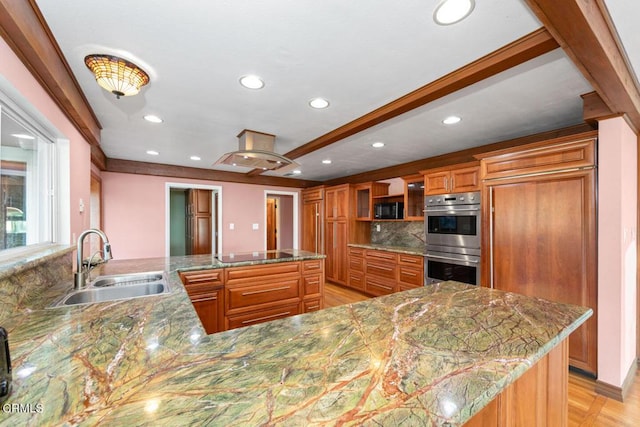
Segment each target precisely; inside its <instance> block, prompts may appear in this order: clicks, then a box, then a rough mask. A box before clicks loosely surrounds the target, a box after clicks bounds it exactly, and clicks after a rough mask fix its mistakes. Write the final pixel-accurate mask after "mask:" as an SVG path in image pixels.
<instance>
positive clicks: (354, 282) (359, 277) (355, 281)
mask: <svg viewBox="0 0 640 427" xmlns="http://www.w3.org/2000/svg"><path fill="white" fill-rule="evenodd" d="M347 286H349V287H351V288H354V289H359V290H361V291H364V274H361V273H354V272H349V281H348V282H347Z"/></svg>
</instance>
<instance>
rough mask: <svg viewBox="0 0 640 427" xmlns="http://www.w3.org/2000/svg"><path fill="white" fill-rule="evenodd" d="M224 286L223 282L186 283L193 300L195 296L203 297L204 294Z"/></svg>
mask: <svg viewBox="0 0 640 427" xmlns="http://www.w3.org/2000/svg"><path fill="white" fill-rule="evenodd" d="M223 287H224V285H223V284H222V283H217V284H216V283H197V284H195V285H185V286H184V288H185V289H186V291H187V294H188V295H189V297H190V298H191V299H192V300H193V298H195V297H201V296H202V295H203V294H209V293H211V292H217V291H219V290H221V289H222V288H223Z"/></svg>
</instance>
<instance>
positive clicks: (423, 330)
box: [0, 257, 592, 426]
mask: <svg viewBox="0 0 640 427" xmlns="http://www.w3.org/2000/svg"><path fill="white" fill-rule="evenodd" d="M204 258H206V257H204ZM213 265H214V263H212V260H211V257H208V259H207V260H206V262H205V260H204V259H198V257H184V258H182V257H180V258H167V259H152V260H130V261H112V262H110V263H109V264H106V265H104V266H102V267H101V268H102V271H101V272H100V273H101V274H114V273H125V272H133V271H146V270H154V269H155V270H157V269H161V270H164V271H167V272H168V273H169V275H168V277H169V280H170V282H171V286H172V292H171V293H170V294H167V295H162V296H152V297H145V298H137V299H131V300H127V301H119V302H115V301H114V302H110V303H101V304H89V305H84V306H77V307H66V308H65V307H63V308H56V309H45V308H44V306H42V304H46V302H45V301H41V302H40V304H41V305H40V306H38V304H37V303H35V302H33V304H34V306H33V307H29V308H27V307H23V309H21V312H20V313H19V314H16V315H13V316H11V317H9V318H7V319H5V320H4V323H5V327H6V328H7V329H8V330H9V332H10V339H11V350H12V356H13V359H14V390H13V394H12V395H11V396H10V398H9V400H8V401H7V402H6V404H13V403H15V404H23V405H26V404H32V405H34V407H35V405H36V404H41V408H42V410H41V411H33V412H30V413H12V414H10V415H8V416H7V414H3V417H1V418H0V425H11V426H16V425H29V424H31V425H43V424H64V423H68V424H80V425H95V424H104V425H133V424H135V425H161V424H162V425H204V424H211V425H310V424H322V425H334V424H341V423H344V424H346V425H362V424H365V425H366V424H380V425H400V424H402V425H462V424H463V423H465V422H467V421H469V420H470V419H471V423H474V422H478V418H473V419H472V417H474V415H476V414H478V415H476V417H482V421H480V422H482V423H484V422H486V421H487V420H496V419H497V417H498V416H506V417H511V418H509V419H515V418H513V417H514V416H517V414H516V412H515V409H514V408H517V405H511V403H512V400H513V399H516V398H517V396H516V395H517V393H513V392H510V390H512V388H513V387H514V386H515V387H517V386H518V383H519V382H520V381H521V380H525V381H531V380H533V381H542V382H543V383H544V385H545V386H546V385H547V381H548V379H549V378H550V377H551V376H553V375H556V374H558V373H559V377H553V378H554V382H555V383H556V386H554V387H551V388H549V389H545V393H538V395H539V396H538V397H540V396H541V395H543V394H544V397H545V399H547V400H548V401H547V400H545V402H544V406H545V408H541V407H540V408H539V407H536V411H535V413H536V414H537V415H538V416H540V414H543V409H544V411H546V412H544V416H545V417H547V419H559V418H558V417H560V418H561V417H562V408H560V410H559V411H560V412H559V413H553V411H555V410H556V408H557V407H558V406H557V405H558V404H560V406H561V404H562V403H561V402H562V401H563V399H564V401H565V402H566V398H567V396H566V388H564V389H563V388H562V386H561V384H562V379H561V378H562V376H563V373H564V378H565V379H566V369H567V351H566V350H567V347H566V343H567V341H566V338H567V337H568V335H569V334H570V333H571V332H572V331H573V330H575V329H576V328H577V327H578V326H579V325H580V324H581V323H583V322H584V321H585V320H586V319H587V318H588V317H589V316H590V315H591V313H592V312H591V310H590V309H588V308H583V307H577V306H571V305H566V304H559V303H553V302H548V301H545V300H541V299H536V298H529V297H524V296H521V295H517V294H512V293H507V292H502V291H497V290H491V289H487V288H481V287H475V286H468V285H463V284H459V283H454V282H444V283H442V284H440V285H433V286H429V287H421V288H417V289H412V290H409V291H405V292H398V293H395V294H392V295H388V296H384V297H380V298H373V299H370V300H367V301H363V302H360V303H356V304H350V305H345V306H340V307H335V308H331V309H325V310H321V311H318V312H314V313H308V314H303V315H299V316H292V317H288V318H284V319H280V320H276V321H273V322H266V323H261V324H257V325H253V326H249V327H245V328H238V329H233V330H229V331H225V332H222V333H218V334H212V335H205V334H204V331H203V329H202V327H201V325H200V322H198V320H197V317H196V315H195V312H194V310H193V308H192V306H191V303H190V302H189V298H188V296H187V294H186V292H185V289H184V286H183V285H182V282H181V280H180V278H179V275H178V271H180V270H183V271H184V270H185V269H189V270H193V269H196V268H198V267H206V268H209V267H211V266H213ZM531 373H533V374H534V375H533V376H531V375H530V374H531ZM529 384H530V383H529ZM557 384H560V387H558V386H557ZM565 387H566V385H565ZM500 399H507V400H506V401H504V402H507V404H504V405H502V406H500V405H497V404H496V402H498V401H500ZM510 399H511V400H510ZM536 403H537V402H536V400H535V399H528V400H527V401H526V402H520V404H521V405H526V409H527V411H528V412H529V413H533V412H534V411H533V408H534V405H536ZM538 403H539V402H538ZM547 404H548V408H549V410H548V411H547V410H546V408H547ZM499 407H501V408H505V407H506V408H508V409H509V410H514V413H510V414H507V415H504V414H503V415H500V414H499ZM564 415H565V420H566V409H565V412H564ZM554 417H555V418H554ZM471 425H473V424H471ZM556 425H557V424H556Z"/></svg>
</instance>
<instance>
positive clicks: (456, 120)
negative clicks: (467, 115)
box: [442, 116, 462, 125]
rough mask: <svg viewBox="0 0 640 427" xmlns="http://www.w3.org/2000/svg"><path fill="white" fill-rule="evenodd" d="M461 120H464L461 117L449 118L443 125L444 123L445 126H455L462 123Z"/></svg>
mask: <svg viewBox="0 0 640 427" xmlns="http://www.w3.org/2000/svg"><path fill="white" fill-rule="evenodd" d="M460 120H462V119H461V118H460V117H458V116H449V117H447V118H445V119H444V120H443V121H442V123H444V124H445V125H455V124H456V123H460Z"/></svg>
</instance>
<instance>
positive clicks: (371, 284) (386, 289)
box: [365, 276, 397, 296]
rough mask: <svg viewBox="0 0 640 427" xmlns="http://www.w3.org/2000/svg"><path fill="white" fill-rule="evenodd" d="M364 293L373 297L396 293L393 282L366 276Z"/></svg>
mask: <svg viewBox="0 0 640 427" xmlns="http://www.w3.org/2000/svg"><path fill="white" fill-rule="evenodd" d="M365 292H367V293H368V294H371V295H375V296H381V295H389V294H392V293H394V292H397V286H396V284H395V282H392V281H386V280H380V279H374V278H372V277H369V276H367V279H366V283H365Z"/></svg>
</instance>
